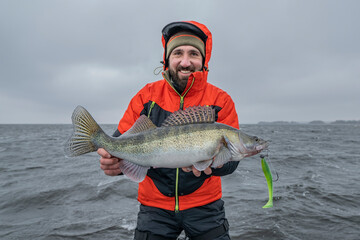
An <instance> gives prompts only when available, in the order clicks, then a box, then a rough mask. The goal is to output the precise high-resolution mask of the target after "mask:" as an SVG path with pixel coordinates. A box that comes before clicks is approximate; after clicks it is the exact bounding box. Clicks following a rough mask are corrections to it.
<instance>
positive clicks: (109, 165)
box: [97, 148, 122, 176]
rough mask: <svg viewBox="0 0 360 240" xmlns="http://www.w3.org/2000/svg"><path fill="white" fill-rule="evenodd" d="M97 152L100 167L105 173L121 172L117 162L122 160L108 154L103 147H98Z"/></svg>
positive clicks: (117, 173)
mask: <svg viewBox="0 0 360 240" xmlns="http://www.w3.org/2000/svg"><path fill="white" fill-rule="evenodd" d="M97 153H98V154H99V155H100V157H101V158H100V168H101V169H102V170H103V171H104V173H105V174H106V175H109V176H117V175H119V174H120V173H121V170H120V164H119V162H120V161H121V160H122V159H120V158H116V157H113V156H111V155H110V153H108V152H107V151H106V150H105V149H103V148H99V149H98V150H97Z"/></svg>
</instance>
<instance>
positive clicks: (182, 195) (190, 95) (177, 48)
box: [98, 21, 239, 240]
mask: <svg viewBox="0 0 360 240" xmlns="http://www.w3.org/2000/svg"><path fill="white" fill-rule="evenodd" d="M162 43H163V46H164V50H165V51H164V61H163V64H164V71H163V77H164V79H162V80H160V81H157V82H153V83H149V84H147V85H146V86H145V87H144V88H142V89H141V90H140V91H139V92H138V93H137V94H136V95H135V96H134V97H133V98H132V100H131V101H130V104H129V106H128V108H127V110H126V112H125V114H124V116H123V118H122V119H121V120H120V122H119V125H118V129H117V130H116V132H115V133H114V136H120V135H121V134H123V133H125V132H126V131H127V130H128V129H129V128H130V127H131V126H132V125H133V124H134V122H135V121H136V120H137V118H139V116H140V115H142V114H145V115H146V116H148V117H149V118H150V119H151V120H152V121H153V122H154V124H155V125H157V126H158V127H159V126H160V125H161V123H162V122H163V121H164V120H165V119H166V117H167V116H169V115H170V114H171V113H172V112H174V111H177V110H179V109H186V108H187V107H190V106H198V105H201V106H204V105H209V106H212V107H213V108H214V109H215V112H216V119H217V122H220V123H224V124H227V125H230V126H232V127H235V128H239V123H238V118H237V114H236V111H235V106H234V102H233V101H232V99H231V97H230V96H229V95H228V94H227V93H226V92H224V91H222V90H221V89H219V88H217V87H215V86H213V85H211V84H209V83H208V82H207V75H208V62H209V60H210V56H211V49H212V35H211V33H210V31H209V30H208V29H207V28H206V26H204V25H202V24H200V23H197V22H194V21H190V22H174V23H170V24H168V25H166V26H165V27H164V29H163V31H162ZM98 154H99V155H100V156H101V159H100V167H101V169H103V170H104V172H105V174H107V175H110V176H116V175H119V174H121V170H120V168H119V166H120V164H121V159H117V158H114V157H112V156H111V155H110V154H109V153H107V152H106V151H105V150H104V149H99V150H98ZM204 160H205V159H204ZM169 161H171V159H169ZM237 165H238V162H228V163H226V164H225V165H223V166H221V167H220V168H217V169H212V168H210V167H208V168H207V169H205V170H204V172H199V171H198V170H196V169H195V168H194V167H189V168H183V169H167V168H151V169H149V171H148V173H147V176H146V178H145V180H144V181H142V182H141V183H139V190H138V201H139V202H140V203H141V205H140V212H139V214H138V221H137V228H136V230H135V238H134V239H136V240H140V239H147V240H149V239H156V240H161V239H167V240H169V239H176V238H177V236H178V235H179V234H180V233H181V231H182V230H184V231H185V233H186V235H187V236H188V237H189V238H190V239H195V240H209V239H217V240H223V239H230V237H229V233H228V223H227V220H226V218H225V211H224V208H223V201H222V200H221V194H222V192H221V178H220V176H224V175H227V174H231V173H232V172H233V171H235V169H236V167H237Z"/></svg>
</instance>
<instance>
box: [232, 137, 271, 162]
mask: <svg viewBox="0 0 360 240" xmlns="http://www.w3.org/2000/svg"><path fill="white" fill-rule="evenodd" d="M239 139H240V141H239V151H240V152H241V153H242V154H243V155H244V156H246V157H249V156H253V155H255V154H258V153H260V152H261V151H262V150H264V149H266V148H267V147H268V146H269V142H268V141H266V140H264V139H261V138H259V137H257V136H251V135H248V134H245V133H243V132H239Z"/></svg>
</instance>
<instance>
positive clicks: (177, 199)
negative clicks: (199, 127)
mask: <svg viewBox="0 0 360 240" xmlns="http://www.w3.org/2000/svg"><path fill="white" fill-rule="evenodd" d="M165 79H166V78H165ZM166 81H167V80H166ZM194 82H195V77H193V80H192V82H191V85H190V87H189V88H188V90H186V92H185V94H184V95H181V94H179V93H178V91H176V89H175V88H174V87H173V86H172V85H171V84H170V82H168V83H169V84H170V86H171V87H172V89H174V91H175V92H176V93H177V94H178V95H179V97H180V109H181V110H184V98H185V96H186V94H187V93H188V92H189V90H190V89H191V87H192V86H193V84H194ZM179 174H180V168H176V178H175V212H176V213H177V212H179Z"/></svg>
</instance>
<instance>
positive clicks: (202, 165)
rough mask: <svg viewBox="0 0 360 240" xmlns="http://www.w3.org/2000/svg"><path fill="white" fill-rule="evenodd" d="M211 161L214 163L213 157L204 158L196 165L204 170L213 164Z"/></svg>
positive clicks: (200, 169) (195, 164)
mask: <svg viewBox="0 0 360 240" xmlns="http://www.w3.org/2000/svg"><path fill="white" fill-rule="evenodd" d="M211 163H212V159H210V160H204V161H200V162H196V163H194V167H195V168H196V169H197V170H199V171H204V170H205V169H206V168H208V167H209V166H210V165H211Z"/></svg>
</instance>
